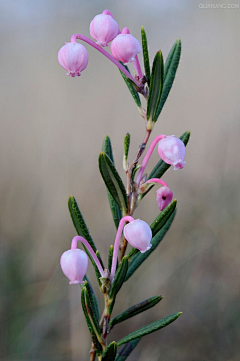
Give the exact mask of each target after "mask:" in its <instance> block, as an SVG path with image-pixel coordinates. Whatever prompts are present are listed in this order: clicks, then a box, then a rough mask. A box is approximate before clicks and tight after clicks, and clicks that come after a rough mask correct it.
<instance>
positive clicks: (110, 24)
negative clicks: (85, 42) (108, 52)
mask: <svg viewBox="0 0 240 361" xmlns="http://www.w3.org/2000/svg"><path fill="white" fill-rule="evenodd" d="M89 30H90V35H91V37H92V38H93V39H95V40H97V44H98V45H100V46H108V43H109V42H110V41H112V40H113V39H114V38H115V37H116V36H117V35H118V33H119V31H120V30H119V27H118V23H117V22H116V20H114V19H113V16H112V13H111V12H110V11H109V10H104V11H103V13H102V14H99V15H96V16H95V17H94V18H93V20H92V21H91V23H90V28H89Z"/></svg>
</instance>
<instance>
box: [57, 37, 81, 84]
mask: <svg viewBox="0 0 240 361" xmlns="http://www.w3.org/2000/svg"><path fill="white" fill-rule="evenodd" d="M58 62H59V64H60V65H61V67H63V68H64V69H65V70H67V75H69V76H72V77H75V76H80V75H81V72H82V71H83V70H84V69H85V68H86V67H87V65H88V52H87V49H86V48H85V47H84V46H83V45H82V44H79V43H76V42H71V43H66V44H65V45H64V46H62V47H61V49H60V50H59V52H58Z"/></svg>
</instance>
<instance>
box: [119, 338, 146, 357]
mask: <svg viewBox="0 0 240 361" xmlns="http://www.w3.org/2000/svg"><path fill="white" fill-rule="evenodd" d="M140 340H141V338H136V339H135V340H133V341H130V342H128V343H126V344H125V345H124V346H123V347H121V350H120V351H118V352H117V357H116V358H115V361H125V360H126V359H127V358H128V356H129V355H130V353H131V352H132V351H133V350H134V349H135V347H136V346H137V345H138V343H139V341H140Z"/></svg>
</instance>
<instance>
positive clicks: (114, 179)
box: [99, 152, 128, 214]
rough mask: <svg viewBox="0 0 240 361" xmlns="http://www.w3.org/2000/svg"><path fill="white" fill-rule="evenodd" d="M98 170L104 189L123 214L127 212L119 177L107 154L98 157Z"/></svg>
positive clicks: (124, 194)
mask: <svg viewBox="0 0 240 361" xmlns="http://www.w3.org/2000/svg"><path fill="white" fill-rule="evenodd" d="M99 169H100V172H101V175H102V178H103V180H104V182H105V185H106V187H107V188H108V190H109V192H110V193H111V195H112V197H113V198H114V200H115V202H116V203H117V204H118V205H119V207H120V209H121V210H122V212H123V213H124V214H127V211H128V202H127V194H126V189H125V187H124V184H123V182H122V179H121V177H120V176H119V174H118V172H117V170H116V168H115V166H114V164H113V163H112V161H111V159H110V158H109V157H108V155H107V154H105V153H104V152H101V153H100V155H99Z"/></svg>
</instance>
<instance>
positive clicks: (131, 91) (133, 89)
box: [119, 61, 141, 107]
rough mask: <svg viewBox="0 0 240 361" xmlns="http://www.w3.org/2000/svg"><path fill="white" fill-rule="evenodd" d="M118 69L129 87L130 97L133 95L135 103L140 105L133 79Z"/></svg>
mask: <svg viewBox="0 0 240 361" xmlns="http://www.w3.org/2000/svg"><path fill="white" fill-rule="evenodd" d="M120 63H121V64H122V66H124V68H125V69H126V70H127V71H128V72H129V73H130V71H129V69H128V67H127V66H126V65H124V64H123V63H122V62H121V61H120ZM119 71H120V73H121V75H122V77H123V79H124V81H125V83H126V84H127V87H128V89H129V91H130V93H131V94H132V97H133V99H134V101H135V103H136V104H137V106H138V107H141V100H140V97H139V95H138V92H137V90H136V85H135V83H134V82H133V81H131V80H130V79H129V78H127V77H126V75H125V74H124V73H123V72H122V71H121V70H119ZM130 74H131V73H130Z"/></svg>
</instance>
